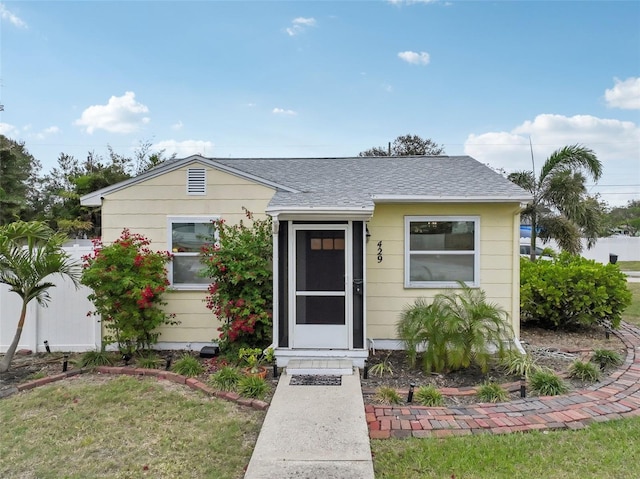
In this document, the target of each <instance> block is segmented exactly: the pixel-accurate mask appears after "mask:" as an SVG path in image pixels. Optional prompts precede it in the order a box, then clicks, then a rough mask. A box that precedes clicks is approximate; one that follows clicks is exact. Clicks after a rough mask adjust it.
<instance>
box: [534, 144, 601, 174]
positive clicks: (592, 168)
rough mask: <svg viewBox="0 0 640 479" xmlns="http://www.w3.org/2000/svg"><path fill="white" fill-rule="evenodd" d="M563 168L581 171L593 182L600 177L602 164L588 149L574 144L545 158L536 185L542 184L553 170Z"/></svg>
mask: <svg viewBox="0 0 640 479" xmlns="http://www.w3.org/2000/svg"><path fill="white" fill-rule="evenodd" d="M565 168H569V169H572V170H582V171H583V172H584V173H585V174H586V175H587V176H589V177H591V178H593V179H594V180H595V181H597V180H599V179H600V177H601V176H602V162H601V161H600V160H599V159H598V158H597V157H596V155H595V153H594V152H593V151H592V150H591V149H589V148H585V147H584V146H581V145H577V144H576V145H570V146H565V147H563V148H560V149H559V150H556V151H554V152H553V153H552V154H551V155H550V156H549V158H547V160H546V161H545V162H544V165H542V169H541V170H540V177H539V180H538V183H543V182H544V181H545V179H546V178H547V177H548V176H549V175H551V174H552V173H553V172H554V171H555V170H557V169H565Z"/></svg>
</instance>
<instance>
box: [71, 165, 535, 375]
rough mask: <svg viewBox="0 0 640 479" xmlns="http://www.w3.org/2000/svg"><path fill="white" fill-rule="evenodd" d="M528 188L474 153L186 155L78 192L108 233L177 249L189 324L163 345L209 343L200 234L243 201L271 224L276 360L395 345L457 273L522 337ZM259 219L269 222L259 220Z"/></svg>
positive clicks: (181, 311) (212, 325)
mask: <svg viewBox="0 0 640 479" xmlns="http://www.w3.org/2000/svg"><path fill="white" fill-rule="evenodd" d="M528 200H530V196H529V195H528V193H527V192H525V191H524V190H522V189H520V188H519V187H518V186H516V185H514V184H513V183H511V182H510V181H508V180H507V179H505V178H503V177H502V176H501V175H499V174H498V173H496V172H494V171H493V170H491V169H490V168H488V167H487V166H485V165H483V164H481V163H479V162H478V161H476V160H474V159H473V158H471V157H468V156H434V157H377V158H362V157H356V158H305V159H299V158H295V159H293V158H292V159H284V158H275V159H221V158H204V157H201V156H198V155H196V156H190V157H188V158H183V159H178V160H172V161H168V162H166V163H163V164H161V165H159V166H158V167H156V168H153V169H152V170H149V171H147V172H145V173H143V174H141V175H140V176H137V177H135V178H132V179H129V180H127V181H124V182H122V183H118V184H115V185H112V186H109V187H107V188H104V189H101V190H98V191H95V192H93V193H91V194H88V195H85V196H84V197H82V199H81V202H82V204H83V205H87V206H101V207H102V234H103V241H105V242H110V241H113V240H115V239H116V238H117V237H118V236H119V234H120V233H121V231H122V229H123V228H130V229H131V230H132V231H134V232H137V233H141V234H144V235H145V236H147V237H148V238H149V239H150V240H151V241H152V246H153V247H154V248H155V249H167V250H169V251H173V252H174V254H175V257H174V260H173V262H172V265H171V268H170V280H171V283H172V286H173V289H174V292H173V293H171V295H169V296H168V305H167V308H168V310H169V311H170V312H173V313H175V314H176V315H177V319H178V320H180V321H181V324H180V325H179V326H176V327H167V328H165V329H164V330H163V331H162V333H161V337H160V344H159V346H160V347H165V348H180V347H185V346H189V347H191V348H192V349H196V348H198V347H201V346H204V345H205V344H210V341H211V340H212V339H213V340H214V341H215V338H216V337H217V331H216V329H217V327H218V326H219V325H220V323H219V322H218V321H217V320H215V319H214V318H213V317H212V313H211V312H210V311H209V310H207V309H206V308H205V304H204V302H203V298H204V297H205V289H206V286H207V284H208V282H209V281H208V280H207V279H203V278H199V277H198V276H197V271H198V269H199V263H198V249H199V246H200V244H199V241H200V240H199V237H200V235H201V233H210V232H211V228H212V225H211V220H213V219H216V218H224V219H225V220H226V221H228V222H237V221H239V220H240V219H242V218H243V217H244V213H243V211H242V207H246V208H247V209H248V210H250V211H252V212H254V214H258V215H270V216H271V217H272V218H273V224H274V231H273V241H274V259H273V263H274V285H273V287H274V303H275V304H274V311H273V317H274V334H273V342H274V348H275V349H276V356H277V358H278V363H279V365H286V363H287V362H288V360H289V359H290V358H293V357H296V358H312V357H339V358H349V359H352V360H353V361H354V364H359V365H362V364H363V362H364V359H365V358H366V357H367V355H368V350H369V348H370V347H371V346H375V347H376V348H378V349H387V348H389V349H391V348H398V347H400V346H401V344H400V343H399V342H398V341H397V340H396V335H395V325H396V322H397V320H398V318H399V315H400V313H401V311H402V309H403V308H404V307H405V306H406V305H408V304H411V303H412V302H413V301H414V300H415V299H416V298H419V297H426V298H431V297H433V296H434V295H435V294H436V293H438V292H441V291H442V289H443V288H455V287H457V286H458V283H457V282H458V281H464V282H465V283H466V284H468V285H469V286H472V287H479V288H482V289H484V290H485V291H486V293H487V296H488V299H489V300H490V301H492V302H495V303H498V304H499V305H500V306H502V307H503V308H504V309H505V310H506V311H507V312H508V313H509V318H510V320H511V322H512V326H513V329H514V332H515V335H516V339H517V338H518V336H519V287H520V279H519V260H520V256H519V239H520V215H519V212H520V207H521V204H522V203H523V202H526V201H528ZM263 217H264V216H263Z"/></svg>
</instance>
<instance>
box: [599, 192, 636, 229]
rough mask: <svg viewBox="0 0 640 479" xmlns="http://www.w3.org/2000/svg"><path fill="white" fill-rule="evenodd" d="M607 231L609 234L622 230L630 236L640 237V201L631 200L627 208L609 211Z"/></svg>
mask: <svg viewBox="0 0 640 479" xmlns="http://www.w3.org/2000/svg"><path fill="white" fill-rule="evenodd" d="M605 229H606V233H607V234H613V233H614V232H615V231H616V230H622V231H623V232H625V233H624V234H628V235H630V236H637V235H640V200H629V201H628V202H627V204H626V205H625V206H618V207H615V208H611V209H610V210H609V211H607V214H606V216H605Z"/></svg>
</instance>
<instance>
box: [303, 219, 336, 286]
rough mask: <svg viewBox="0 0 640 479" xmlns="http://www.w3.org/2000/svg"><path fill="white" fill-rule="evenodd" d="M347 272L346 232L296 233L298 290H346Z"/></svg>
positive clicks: (310, 231)
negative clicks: (345, 277)
mask: <svg viewBox="0 0 640 479" xmlns="http://www.w3.org/2000/svg"><path fill="white" fill-rule="evenodd" d="M320 240H321V241H320ZM336 242H337V243H338V246H341V248H340V249H338V248H336ZM344 275H345V251H344V231H342V230H339V231H333V230H331V231H328V230H327V231H312V230H298V231H297V232H296V288H297V291H344V288H345V284H344Z"/></svg>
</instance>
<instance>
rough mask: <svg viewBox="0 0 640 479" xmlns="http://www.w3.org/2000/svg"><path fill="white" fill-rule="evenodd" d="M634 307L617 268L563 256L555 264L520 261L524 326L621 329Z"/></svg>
mask: <svg viewBox="0 0 640 479" xmlns="http://www.w3.org/2000/svg"><path fill="white" fill-rule="evenodd" d="M630 303H631V293H630V292H629V290H628V288H627V281H626V278H625V276H624V274H622V273H621V272H620V269H619V268H618V266H617V265H614V264H607V265H603V264H600V263H596V262H595V261H593V260H588V259H585V258H583V257H581V256H578V255H571V254H569V253H561V254H560V255H559V256H558V258H557V259H556V260H554V261H535V262H531V261H527V260H526V259H522V260H521V261H520V311H521V319H522V321H523V322H528V323H532V324H535V325H537V326H540V327H544V328H570V327H576V326H580V325H592V324H597V323H600V324H611V326H612V327H614V328H617V327H618V326H619V325H620V320H621V314H622V312H623V311H624V309H625V308H626V307H627V306H628V305H629V304H630Z"/></svg>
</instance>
